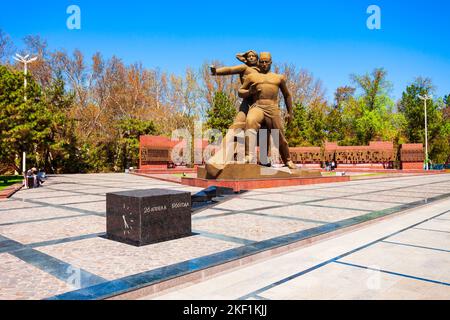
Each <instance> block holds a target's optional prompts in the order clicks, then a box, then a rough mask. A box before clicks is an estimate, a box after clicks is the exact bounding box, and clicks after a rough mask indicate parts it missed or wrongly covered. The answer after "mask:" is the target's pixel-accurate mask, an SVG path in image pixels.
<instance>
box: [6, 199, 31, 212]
mask: <svg viewBox="0 0 450 320" xmlns="http://www.w3.org/2000/svg"><path fill="white" fill-rule="evenodd" d="M36 206H37V205H36V204H33V203H29V202H25V201H20V200H14V199H7V200H3V201H0V214H3V212H5V211H7V210H8V209H20V208H24V209H25V208H32V207H36Z"/></svg>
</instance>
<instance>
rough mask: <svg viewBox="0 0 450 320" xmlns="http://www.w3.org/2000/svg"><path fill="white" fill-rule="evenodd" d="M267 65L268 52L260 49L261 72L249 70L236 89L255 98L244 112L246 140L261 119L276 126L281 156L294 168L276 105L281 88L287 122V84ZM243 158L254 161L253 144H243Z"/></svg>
mask: <svg viewBox="0 0 450 320" xmlns="http://www.w3.org/2000/svg"><path fill="white" fill-rule="evenodd" d="M271 66H272V57H271V55H270V53H268V52H263V53H261V55H260V57H259V68H260V71H261V73H254V74H250V75H249V76H248V77H246V79H245V81H244V84H243V85H242V87H241V88H240V89H239V96H240V97H242V98H244V99H246V98H248V97H253V99H252V100H253V101H254V102H255V103H254V104H253V105H251V106H250V109H249V112H248V114H247V120H246V123H245V130H246V133H247V135H248V136H249V139H248V140H251V139H253V141H256V135H257V133H258V130H259V128H260V127H261V124H262V123H263V122H265V124H266V125H267V128H268V129H275V130H278V132H279V149H280V155H281V159H282V160H283V162H284V164H285V165H286V166H287V167H289V169H297V166H296V165H295V164H294V163H293V162H292V160H291V157H290V154H289V146H288V143H287V140H286V138H285V136H284V132H283V131H284V129H283V121H282V119H281V110H280V108H279V106H278V93H279V91H280V90H281V93H282V94H283V97H284V102H285V104H286V108H287V111H288V115H287V121H288V122H290V121H291V119H292V96H291V94H290V92H289V90H288V88H287V84H286V77H285V76H283V75H279V74H276V73H273V72H270V68H271ZM246 162H248V163H256V155H255V148H251V147H250V148H246Z"/></svg>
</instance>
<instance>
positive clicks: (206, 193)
mask: <svg viewBox="0 0 450 320" xmlns="http://www.w3.org/2000/svg"><path fill="white" fill-rule="evenodd" d="M230 194H234V191H233V189H232V188H225V187H217V186H211V187H208V188H206V189H203V190H202V191H200V192H197V193H196V194H194V195H192V197H191V199H192V202H208V201H212V199H213V198H217V197H222V196H223V195H230Z"/></svg>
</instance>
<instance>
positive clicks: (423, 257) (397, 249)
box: [341, 239, 450, 283]
mask: <svg viewBox="0 0 450 320" xmlns="http://www.w3.org/2000/svg"><path fill="white" fill-rule="evenodd" d="M389 241H391V239H389ZM341 261H343V262H347V263H352V264H356V265H362V266H368V267H374V266H377V267H379V268H380V269H383V270H387V271H391V272H398V273H401V274H407V275H411V276H415V277H421V278H425V279H431V280H436V281H442V282H446V283H450V273H449V272H448V269H443V268H442V266H445V265H447V266H450V254H449V253H448V252H440V251H435V250H428V249H421V248H415V247H407V246H401V245H396V244H391V243H377V244H375V245H373V246H371V247H368V248H366V249H365V250H362V251H359V252H356V253H354V254H352V255H350V256H347V257H345V258H344V259H342V260H341Z"/></svg>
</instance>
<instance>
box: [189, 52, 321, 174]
mask: <svg viewBox="0 0 450 320" xmlns="http://www.w3.org/2000/svg"><path fill="white" fill-rule="evenodd" d="M237 58H238V59H239V60H240V61H242V62H244V64H242V65H239V66H235V67H224V68H216V67H215V66H211V73H212V74H213V75H218V76H223V75H232V74H239V75H240V79H241V83H242V86H241V88H240V89H239V96H240V97H241V98H243V101H242V104H241V106H240V109H239V112H238V115H237V116H236V117H235V119H234V122H233V124H232V125H231V126H230V130H229V131H228V133H227V135H226V137H225V139H224V140H225V141H223V142H222V146H221V148H219V150H218V151H217V152H216V153H215V155H214V156H213V157H211V158H210V159H209V160H207V161H206V166H205V168H204V169H200V170H199V174H198V176H199V177H208V178H218V177H219V176H220V178H236V177H237V178H244V177H245V178H255V179H256V178H259V177H260V176H261V175H262V176H267V175H272V176H274V177H275V176H276V177H291V176H297V177H298V176H305V175H306V176H310V175H313V174H314V173H311V172H307V171H305V170H299V169H298V168H297V166H296V165H295V164H294V163H293V162H292V160H291V157H290V154H289V147H288V143H287V141H286V138H285V136H284V129H283V120H282V117H281V110H280V108H279V105H278V94H279V92H280V91H281V93H282V94H283V97H284V102H285V105H286V108H287V111H288V114H287V117H286V120H287V121H288V122H289V121H291V119H292V111H293V110H292V97H291V94H290V92H289V90H288V87H287V83H286V81H287V80H286V77H285V76H283V75H279V74H276V73H272V72H270V69H271V66H272V57H271V55H270V53H268V52H263V53H261V54H260V56H259V60H258V55H257V54H256V52H255V51H253V50H250V51H247V52H246V53H243V54H238V55H237ZM263 126H265V128H267V129H269V130H271V131H272V132H276V131H278V141H279V153H280V156H281V159H282V161H283V163H284V164H285V166H286V167H288V170H289V171H288V172H286V171H283V170H276V169H274V168H267V169H263V168H264V167H263V166H260V165H258V164H257V162H258V161H257V158H258V157H257V155H256V141H257V137H258V132H259V130H260V129H261V128H262V127H263ZM236 132H238V134H242V133H244V136H245V138H244V139H242V140H244V141H245V148H244V150H245V152H244V153H245V157H243V159H242V161H238V162H236V161H235V153H236V148H237V144H236V143H235V141H234V139H235V137H237V136H238V135H237V134H236ZM241 137H242V136H241ZM260 138H261V136H260ZM261 156H262V155H261ZM261 162H263V161H261ZM263 164H264V163H263ZM269 165H270V164H269ZM225 169H227V170H225ZM225 171H226V172H225ZM260 171H264V173H261V172H260ZM300 171H301V172H300ZM315 175H317V173H315Z"/></svg>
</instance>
